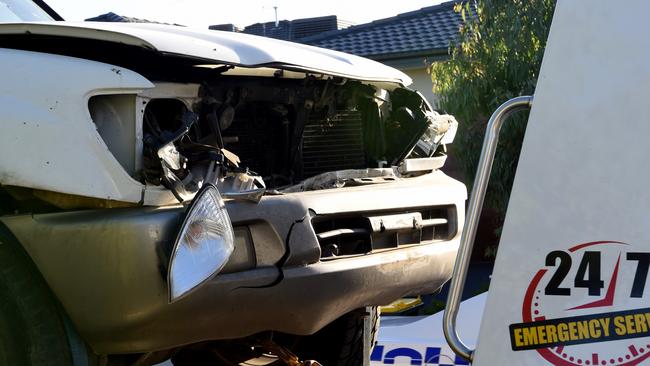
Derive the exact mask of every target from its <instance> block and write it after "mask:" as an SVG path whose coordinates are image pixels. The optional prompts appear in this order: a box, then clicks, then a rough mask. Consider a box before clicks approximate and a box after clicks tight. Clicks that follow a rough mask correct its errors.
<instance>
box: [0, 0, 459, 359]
mask: <svg viewBox="0 0 650 366" xmlns="http://www.w3.org/2000/svg"><path fill="white" fill-rule="evenodd" d="M55 20H60V19H58V16H57V15H56V13H54V12H53V11H52V10H51V9H49V8H48V7H47V6H46V5H44V4H42V3H41V2H38V3H37V2H34V3H32V2H30V1H27V0H0V21H2V22H4V23H2V24H0V110H1V111H2V112H0V128H1V130H0V131H1V132H0V364H2V365H88V364H95V363H98V364H101V365H141V366H144V365H153V364H156V363H159V362H162V361H164V360H166V359H169V358H171V359H172V362H173V363H174V364H175V365H203V364H209V365H238V364H264V362H266V363H274V362H275V364H288V365H299V364H303V363H302V361H300V360H315V361H317V362H320V363H321V364H324V365H326V366H330V365H360V364H361V357H362V352H363V349H364V348H363V347H362V343H363V342H362V340H363V337H370V334H369V333H371V332H368V331H366V332H365V333H364V332H363V330H364V327H363V326H362V325H363V319H364V317H370V319H375V318H376V316H377V314H376V310H375V309H376V307H377V306H379V305H383V304H387V303H390V302H391V301H393V300H395V299H397V298H399V297H402V296H405V295H412V294H422V293H431V292H434V291H436V290H437V289H439V288H440V286H442V284H443V283H444V282H445V281H447V280H448V279H449V277H450V274H451V269H452V266H453V261H454V259H455V256H456V251H457V248H458V242H459V237H460V231H461V229H462V227H461V226H462V222H463V217H464V202H465V199H466V190H465V187H464V185H462V184H461V183H459V182H457V181H455V180H453V179H451V178H449V177H447V176H446V175H445V174H444V173H442V172H441V171H440V170H439V168H440V167H441V166H442V165H443V164H444V161H445V158H446V155H445V151H446V150H445V144H447V143H449V142H451V140H452V139H453V136H454V134H455V129H456V122H455V121H454V119H453V117H450V116H446V115H439V114H437V113H436V112H434V111H433V110H432V109H431V107H430V106H429V105H428V103H427V102H426V100H424V99H423V97H422V96H421V95H420V94H419V93H417V92H414V91H412V90H410V89H408V88H407V85H408V84H409V83H410V79H409V78H408V77H407V76H406V75H404V74H403V73H401V72H399V71H397V70H395V69H392V68H389V67H387V66H384V65H381V64H379V63H376V62H373V61H370V60H366V59H363V58H359V57H355V56H351V55H347V54H344V53H339V52H334V51H329V50H324V49H319V48H314V47H309V46H304V45H299V44H293V43H289V42H283V41H278V40H273V39H268V38H261V37H256V36H250V35H244V34H235V33H228V32H218V31H207V30H206V31H199V30H194V29H188V28H183V27H177V26H164V25H155V24H106V23H88V22H87V23H69V22H63V21H55ZM359 309H361V310H359ZM367 309H370V311H368V310H367ZM366 328H367V327H366ZM365 349H366V351H367V347H366V348H365ZM254 362H255V363H254Z"/></svg>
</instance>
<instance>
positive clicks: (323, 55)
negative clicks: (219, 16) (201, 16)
mask: <svg viewBox="0 0 650 366" xmlns="http://www.w3.org/2000/svg"><path fill="white" fill-rule="evenodd" d="M24 33H29V34H34V35H49V36H62V37H78V38H86V39H94V40H102V41H110V42H116V43H123V44H127V45H132V46H138V47H143V48H147V49H151V50H156V51H159V52H163V53H169V54H177V55H183V56H186V57H193V58H197V59H202V60H205V61H206V62H213V63H218V64H229V65H236V66H244V67H259V66H264V65H273V66H279V67H282V68H288V69H292V70H296V71H305V72H310V73H322V74H327V75H332V76H340V77H346V78H353V79H358V80H367V81H388V82H397V83H400V84H402V85H404V86H408V85H410V84H411V82H412V81H411V78H409V77H408V76H407V75H406V74H404V73H402V72H401V71H399V70H396V69H394V68H392V67H388V66H385V65H383V64H381V63H379V62H375V61H372V60H368V59H366V58H363V57H358V56H353V55H349V54H346V53H342V52H337V51H332V50H327V49H323V48H318V47H312V46H307V45H303V44H298V43H292V42H286V41H281V40H276V39H272V38H266V37H259V36H253V35H248V34H242V33H232V32H223V31H211V30H200V29H191V28H186V27H179V26H171V25H163V24H138V23H99V22H83V23H82V22H76V23H75V22H34V23H5V24H0V34H24Z"/></svg>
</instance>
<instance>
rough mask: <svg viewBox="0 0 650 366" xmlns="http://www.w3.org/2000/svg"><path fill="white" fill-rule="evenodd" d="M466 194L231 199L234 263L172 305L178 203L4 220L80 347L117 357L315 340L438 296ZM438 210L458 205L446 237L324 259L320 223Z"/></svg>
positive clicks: (407, 187)
mask: <svg viewBox="0 0 650 366" xmlns="http://www.w3.org/2000/svg"><path fill="white" fill-rule="evenodd" d="M465 198H466V191H465V187H464V186H463V185H462V184H460V183H459V182H456V181H454V180H453V179H451V178H449V177H447V176H445V175H444V174H443V173H441V172H435V173H432V174H428V175H426V176H422V177H418V178H409V179H405V180H403V181H398V182H393V183H388V184H381V185H376V186H372V187H354V188H344V189H334V190H323V191H313V192H304V193H295V194H289V195H282V196H265V197H264V198H263V199H262V201H260V202H259V203H257V204H255V203H249V202H234V201H231V202H228V203H227V209H228V212H229V215H230V216H231V219H232V222H233V225H234V226H235V232H236V236H237V240H236V243H235V246H236V249H235V252H234V253H233V256H232V257H231V261H230V262H229V263H228V265H226V267H225V268H224V270H223V271H222V272H221V273H220V274H218V275H217V276H216V277H214V278H213V279H212V280H210V281H209V282H207V283H206V284H204V285H202V286H201V287H199V288H198V289H197V290H196V291H195V292H194V293H192V294H190V295H188V296H187V297H185V298H183V299H181V300H179V301H177V302H175V303H172V304H169V303H168V299H167V283H166V271H167V268H166V266H167V264H168V257H167V256H166V254H165V253H167V251H168V249H169V248H170V246H171V244H172V242H173V238H175V236H176V233H177V230H178V227H179V225H180V222H181V219H182V216H183V212H184V210H183V208H181V207H175V208H134V209H111V210H96V211H82V212H68V213H56V214H44V215H22V216H13V217H3V218H0V222H2V223H3V224H4V225H6V226H7V227H8V228H9V229H10V230H11V231H12V232H13V233H14V235H15V236H16V237H17V238H18V239H19V241H20V242H21V243H22V244H23V246H24V247H25V249H26V250H27V252H28V253H29V255H30V256H31V257H32V259H33V260H34V262H35V264H36V266H37V267H38V269H39V270H40V271H41V273H42V274H43V277H44V278H45V279H46V281H47V282H48V284H49V285H50V287H51V288H52V290H53V292H54V293H55V295H56V296H57V297H58V299H59V301H60V302H61V303H62V305H63V307H64V308H65V310H66V311H67V313H68V315H69V316H70V319H72V321H73V323H74V324H75V325H76V327H77V329H78V331H79V332H80V334H81V335H82V337H83V338H84V340H85V341H86V342H88V343H89V344H90V345H91V346H92V347H93V349H94V350H95V352H97V353H100V354H114V353H133V352H147V351H154V350H161V349H168V348H173V347H177V346H180V345H184V344H190V343H195V342H199V341H204V340H211V339H228V338H237V337H243V336H247V335H251V334H255V333H257V332H261V331H266V330H276V331H282V332H287V333H292V334H311V333H314V332H316V331H317V330H319V329H320V328H322V327H323V326H325V325H326V324H328V323H329V322H331V321H332V320H334V319H336V318H337V317H339V316H341V315H343V314H345V313H347V312H349V311H351V310H354V309H356V308H360V307H363V306H370V305H384V304H387V303H390V302H391V301H393V300H395V299H397V298H399V297H401V296H404V295H410V294H418V293H430V292H433V291H435V290H436V289H438V288H439V287H440V286H441V285H442V284H443V283H444V282H445V281H447V280H448V279H449V277H450V275H451V271H452V266H453V262H454V259H455V255H456V252H457V249H458V243H459V237H460V232H461V231H462V222H463V219H464V201H465ZM441 206H442V207H452V208H453V210H450V211H449V212H453V215H451V216H450V219H453V221H454V222H455V224H454V225H450V226H449V227H450V228H452V229H449V230H448V232H447V234H448V237H446V238H445V239H444V240H441V239H439V238H438V239H435V238H434V237H433V236H431V238H429V239H431V240H429V239H427V240H423V241H421V242H419V243H417V244H412V243H411V242H408V243H404V242H403V241H402V239H399V238H403V236H399V235H393V236H391V235H389V237H390V238H395V243H396V244H395V245H396V246H395V247H392V248H391V247H390V246H389V245H386V242H387V241H386V240H387V237H386V236H385V235H384V234H386V233H379V234H378V235H379V236H378V237H376V238H375V240H376V241H377V242H378V243H381V247H380V248H375V247H373V248H369V251H368V252H366V253H358V254H352V255H346V256H343V257H341V256H335V257H327V258H325V257H326V255H325V254H324V250H323V245H324V243H322V242H319V238H318V236H317V232H315V231H314V225H315V224H314V225H313V222H315V221H317V220H318V219H321V218H330V217H334V218H338V217H343V218H349V217H356V216H359V215H361V216H364V215H366V214H368V213H372V214H373V215H375V214H377V215H382V214H385V213H394V212H396V210H401V211H408V212H416V211H417V212H420V211H422V208H427V207H441ZM401 211H400V212H401ZM416 216H417V215H416ZM372 217H373V219H374V218H376V216H372ZM418 217H419V216H418ZM353 221H354V220H353ZM343 222H346V221H345V220H343ZM380 234H381V235H380ZM406 237H407V238H409V239H410V238H412V237H413V235H411V234H409V235H407V236H406ZM423 237H424V236H423V235H421V236H420V238H423Z"/></svg>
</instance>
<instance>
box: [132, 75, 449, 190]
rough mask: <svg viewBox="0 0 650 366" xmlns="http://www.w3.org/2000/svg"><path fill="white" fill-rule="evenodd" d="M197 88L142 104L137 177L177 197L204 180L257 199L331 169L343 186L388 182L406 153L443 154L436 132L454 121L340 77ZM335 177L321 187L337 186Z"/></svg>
mask: <svg viewBox="0 0 650 366" xmlns="http://www.w3.org/2000/svg"><path fill="white" fill-rule="evenodd" d="M194 88H195V89H196V97H195V98H183V99H180V98H179V99H177V98H174V97H173V96H169V97H168V98H160V97H157V98H145V99H144V100H143V102H142V104H144V105H145V107H144V113H143V120H142V126H143V151H142V157H143V164H142V171H141V175H140V177H139V179H140V180H141V181H143V183H145V184H149V185H162V186H165V187H167V188H169V189H170V190H171V191H172V192H173V193H174V195H175V196H176V198H177V199H179V201H182V200H183V199H185V197H189V196H191V195H193V194H194V193H195V192H196V191H198V189H200V188H201V186H202V185H203V184H206V183H211V184H215V185H217V186H218V187H219V189H220V191H221V192H223V193H224V194H225V195H226V196H228V195H233V197H236V195H240V194H242V192H244V193H245V195H244V198H249V199H250V198H252V199H253V200H256V199H259V197H260V196H261V195H262V194H264V193H265V192H266V193H269V192H270V193H273V192H275V193H281V192H283V190H286V191H287V192H293V191H297V190H309V189H315V188H313V187H316V186H315V185H305V184H300V183H301V182H304V181H305V180H307V179H310V178H311V179H313V178H314V177H322V179H321V180H323V179H324V180H326V181H327V178H328V177H330V178H331V174H330V173H331V172H337V171H345V172H346V174H345V176H346V181H347V184H355V183H357V184H362V183H377V182H380V181H381V182H387V181H390V180H392V179H396V178H397V176H398V175H400V173H404V171H402V172H399V171H398V170H397V169H392V168H391V167H397V166H398V165H399V164H400V163H401V162H402V161H404V159H406V158H407V157H419V158H423V157H431V156H433V155H435V154H436V153H437V154H438V155H444V151H443V150H444V147H443V146H442V144H440V142H441V139H442V137H443V136H444V135H445V133H446V132H447V131H448V130H449V126H451V125H452V124H453V123H455V121H453V117H450V116H440V115H438V114H437V113H436V112H434V111H432V110H430V108H429V106H428V104H427V103H426V102H425V101H424V99H423V98H422V97H421V96H420V94H419V93H417V92H414V91H411V90H409V89H406V88H399V87H398V88H395V89H393V90H391V91H388V90H386V89H381V88H378V87H376V86H373V85H369V84H363V83H362V82H359V81H350V80H345V79H337V78H329V79H325V80H323V79H317V78H310V77H305V78H303V79H294V78H278V77H273V78H264V77H228V76H224V77H222V78H220V79H219V80H218V81H215V82H203V83H201V84H195V85H194ZM171 89H173V87H172V88H171ZM441 117H443V118H441ZM427 137H430V140H429V141H428V142H427V140H426V138H427ZM423 138H424V140H423ZM423 141H424V142H423ZM439 145H440V146H439ZM439 147H440V149H439ZM328 174H329V175H328ZM378 178H381V179H378ZM333 179H334V180H333V181H331V182H330V183H327V182H324V184H323V182H321V184H320V186H319V187H320V188H323V187H327V186H328V185H329V186H331V187H338V186H341V181H340V179H338V178H337V177H335V178H333ZM297 185H298V186H297ZM297 187H301V188H297ZM310 187H311V188H310Z"/></svg>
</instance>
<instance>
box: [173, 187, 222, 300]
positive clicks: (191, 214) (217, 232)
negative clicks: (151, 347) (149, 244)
mask: <svg viewBox="0 0 650 366" xmlns="http://www.w3.org/2000/svg"><path fill="white" fill-rule="evenodd" d="M233 250H234V235H233V228H232V224H231V223H230V217H229V216H228V212H227V211H226V207H225V204H224V203H223V200H222V199H221V196H220V195H219V191H217V188H215V186H213V185H212V184H206V185H205V186H204V187H203V188H202V189H201V191H199V193H197V194H196V196H195V197H194V200H193V201H192V204H191V205H190V207H189V209H188V211H187V215H186V216H185V220H184V221H183V226H182V227H181V230H180V232H179V234H178V237H177V238H176V242H175V243H174V248H173V250H172V255H171V260H170V264H169V274H168V279H167V280H168V283H169V299H170V302H173V301H176V300H178V299H179V298H181V297H183V296H184V295H186V294H188V293H189V292H190V291H191V290H192V289H194V288H196V287H197V286H199V285H201V284H202V283H203V282H205V281H207V280H208V279H210V278H211V277H212V276H214V275H215V274H216V273H218V272H219V271H220V270H221V269H222V268H223V267H224V266H225V265H226V263H227V262H228V259H229V258H230V255H231V254H232V252H233Z"/></svg>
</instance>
